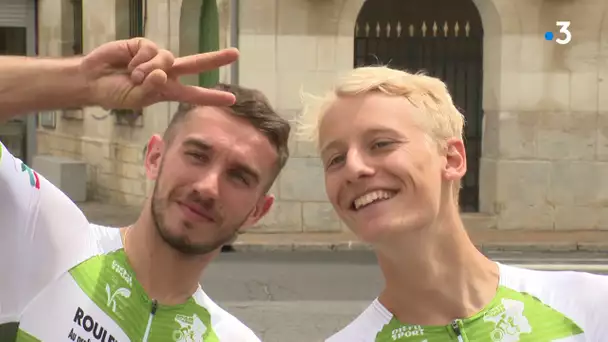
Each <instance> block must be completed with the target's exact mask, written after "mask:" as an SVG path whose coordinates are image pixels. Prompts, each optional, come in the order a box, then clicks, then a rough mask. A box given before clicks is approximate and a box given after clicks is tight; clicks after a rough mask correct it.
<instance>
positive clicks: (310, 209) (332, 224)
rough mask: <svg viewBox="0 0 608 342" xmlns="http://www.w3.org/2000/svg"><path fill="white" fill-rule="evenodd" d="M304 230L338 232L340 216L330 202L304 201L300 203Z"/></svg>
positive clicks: (339, 229)
mask: <svg viewBox="0 0 608 342" xmlns="http://www.w3.org/2000/svg"><path fill="white" fill-rule="evenodd" d="M302 210H303V214H302V217H303V219H304V222H303V223H304V231H305V232H339V231H341V230H342V228H341V224H340V221H341V220H340V218H339V217H338V215H337V214H336V212H335V211H334V208H333V207H332V205H331V203H323V202H305V203H303V204H302Z"/></svg>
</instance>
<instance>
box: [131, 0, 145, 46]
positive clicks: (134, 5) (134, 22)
mask: <svg viewBox="0 0 608 342" xmlns="http://www.w3.org/2000/svg"><path fill="white" fill-rule="evenodd" d="M144 35H145V33H144V0H129V37H130V38H134V37H143V36H144Z"/></svg>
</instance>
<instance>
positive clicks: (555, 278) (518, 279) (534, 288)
mask: <svg viewBox="0 0 608 342" xmlns="http://www.w3.org/2000/svg"><path fill="white" fill-rule="evenodd" d="M500 268H501V279H500V285H501V286H502V287H504V288H506V289H509V290H511V291H515V292H517V293H519V294H522V295H524V296H527V297H529V298H530V299H531V300H530V303H532V302H537V303H542V304H544V305H546V306H548V307H551V308H553V309H554V310H556V311H559V312H560V313H562V314H564V315H566V316H569V317H571V318H572V319H573V320H574V321H575V322H576V323H578V324H583V323H584V322H590V320H589V319H588V318H589V317H592V316H605V315H608V277H607V276H605V275H599V274H593V273H587V272H580V271H547V270H532V269H525V268H518V267H513V266H505V265H501V266H500ZM532 299H533V300H532Z"/></svg>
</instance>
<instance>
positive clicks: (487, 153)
mask: <svg viewBox="0 0 608 342" xmlns="http://www.w3.org/2000/svg"><path fill="white" fill-rule="evenodd" d="M500 113H501V112H499V111H494V110H491V111H485V112H484V115H483V118H482V120H483V124H482V129H483V131H482V134H481V146H482V155H483V156H484V158H490V159H496V158H498V157H499V149H500V133H499V129H500V123H501V121H500ZM465 144H466V142H465Z"/></svg>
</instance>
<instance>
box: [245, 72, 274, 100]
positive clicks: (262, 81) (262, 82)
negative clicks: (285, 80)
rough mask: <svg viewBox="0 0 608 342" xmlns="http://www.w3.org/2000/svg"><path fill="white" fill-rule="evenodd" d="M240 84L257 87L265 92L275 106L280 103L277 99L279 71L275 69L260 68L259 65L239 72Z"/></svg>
mask: <svg viewBox="0 0 608 342" xmlns="http://www.w3.org/2000/svg"><path fill="white" fill-rule="evenodd" d="M239 78H240V84H241V85H243V86H245V87H250V88H255V89H258V90H259V91H261V92H262V93H264V95H265V96H266V97H267V98H268V101H269V102H270V104H271V105H272V106H273V107H276V106H277V104H278V102H277V101H278V100H277V73H276V71H274V70H260V69H257V67H254V68H249V69H248V70H247V71H244V72H242V73H240V74H239Z"/></svg>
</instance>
